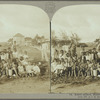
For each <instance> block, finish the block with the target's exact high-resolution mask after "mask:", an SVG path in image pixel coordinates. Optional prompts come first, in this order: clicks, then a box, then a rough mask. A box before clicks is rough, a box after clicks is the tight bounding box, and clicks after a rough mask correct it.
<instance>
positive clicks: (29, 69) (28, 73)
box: [25, 62, 33, 76]
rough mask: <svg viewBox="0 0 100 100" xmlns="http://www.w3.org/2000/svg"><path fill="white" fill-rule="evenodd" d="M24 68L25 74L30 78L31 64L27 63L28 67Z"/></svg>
mask: <svg viewBox="0 0 100 100" xmlns="http://www.w3.org/2000/svg"><path fill="white" fill-rule="evenodd" d="M25 68H26V73H27V76H32V73H33V71H32V65H31V62H29V63H28V65H26V66H25Z"/></svg>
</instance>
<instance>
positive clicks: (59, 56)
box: [51, 44, 100, 78]
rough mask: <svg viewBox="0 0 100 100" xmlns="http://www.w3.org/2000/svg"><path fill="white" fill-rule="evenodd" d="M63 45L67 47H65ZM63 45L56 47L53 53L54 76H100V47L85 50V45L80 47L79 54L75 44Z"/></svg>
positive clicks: (52, 66)
mask: <svg viewBox="0 0 100 100" xmlns="http://www.w3.org/2000/svg"><path fill="white" fill-rule="evenodd" d="M63 47H65V48H64V49H63ZM63 47H61V49H59V48H56V49H55V50H54V54H53V55H52V63H51V73H52V76H53V75H55V76H56V77H60V76H66V78H69V77H74V78H76V77H91V76H93V77H97V76H98V77H100V49H98V50H97V49H96V48H92V49H88V50H85V47H80V48H81V50H80V54H79V52H77V46H76V45H75V44H71V45H70V46H66V45H65V46H63Z"/></svg>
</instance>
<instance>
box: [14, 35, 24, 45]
mask: <svg viewBox="0 0 100 100" xmlns="http://www.w3.org/2000/svg"><path fill="white" fill-rule="evenodd" d="M13 44H16V45H24V44H25V38H24V36H23V35H22V34H20V33H17V34H16V35H14V36H13Z"/></svg>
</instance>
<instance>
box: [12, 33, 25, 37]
mask: <svg viewBox="0 0 100 100" xmlns="http://www.w3.org/2000/svg"><path fill="white" fill-rule="evenodd" d="M14 37H24V36H23V35H22V34H20V33H17V34H16V35H14Z"/></svg>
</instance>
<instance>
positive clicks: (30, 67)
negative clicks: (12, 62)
mask: <svg viewBox="0 0 100 100" xmlns="http://www.w3.org/2000/svg"><path fill="white" fill-rule="evenodd" d="M26 72H27V73H32V72H33V71H32V66H31V65H27V66H26Z"/></svg>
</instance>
